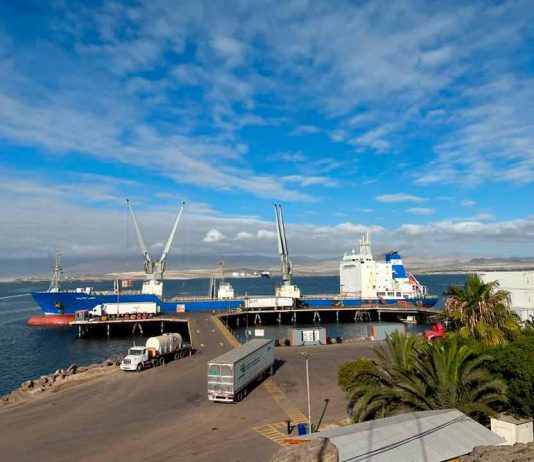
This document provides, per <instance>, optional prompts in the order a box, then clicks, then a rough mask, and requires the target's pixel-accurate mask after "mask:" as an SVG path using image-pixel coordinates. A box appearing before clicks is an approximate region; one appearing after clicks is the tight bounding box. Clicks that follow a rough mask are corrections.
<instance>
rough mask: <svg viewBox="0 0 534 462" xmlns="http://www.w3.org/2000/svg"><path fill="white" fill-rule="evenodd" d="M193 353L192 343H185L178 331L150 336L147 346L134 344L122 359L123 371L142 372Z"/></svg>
mask: <svg viewBox="0 0 534 462" xmlns="http://www.w3.org/2000/svg"><path fill="white" fill-rule="evenodd" d="M190 354H191V345H190V344H188V343H183V340H182V336H181V335H180V334H178V333H176V332H173V333H170V334H163V335H159V336H157V337H150V338H149V339H148V340H147V341H146V344H145V346H133V347H132V348H130V349H129V350H128V354H127V355H126V356H125V358H124V359H123V360H122V362H121V365H120V368H121V369H122V370H123V371H137V372H141V371H142V370H143V369H147V368H149V367H157V366H162V365H163V364H165V361H166V360H167V359H170V358H174V359H180V358H183V357H184V356H187V355H190Z"/></svg>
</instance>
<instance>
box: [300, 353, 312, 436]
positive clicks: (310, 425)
mask: <svg viewBox="0 0 534 462" xmlns="http://www.w3.org/2000/svg"><path fill="white" fill-rule="evenodd" d="M300 354H301V355H302V356H304V358H305V359H306V389H307V392H308V433H309V434H311V433H312V418H311V401H310V369H309V367H308V360H309V355H308V353H304V352H301V353H300Z"/></svg>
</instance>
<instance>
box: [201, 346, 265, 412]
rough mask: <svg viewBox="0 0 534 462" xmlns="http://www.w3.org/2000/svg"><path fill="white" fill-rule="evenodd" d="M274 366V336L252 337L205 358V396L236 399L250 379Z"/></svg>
mask: <svg viewBox="0 0 534 462" xmlns="http://www.w3.org/2000/svg"><path fill="white" fill-rule="evenodd" d="M273 370H274V340H272V339H254V340H250V341H249V342H247V343H244V344H243V345H241V346H239V347H237V348H234V349H233V350H231V351H228V352H227V353H224V354H223V355H221V356H219V357H217V358H215V359H212V360H211V361H208V399H209V400H210V401H220V402H232V401H240V400H241V399H243V398H244V397H245V396H246V395H247V387H248V385H249V384H251V383H252V382H253V381H254V380H263V379H264V378H265V377H266V376H267V375H269V373H270V374H271V375H272V373H273Z"/></svg>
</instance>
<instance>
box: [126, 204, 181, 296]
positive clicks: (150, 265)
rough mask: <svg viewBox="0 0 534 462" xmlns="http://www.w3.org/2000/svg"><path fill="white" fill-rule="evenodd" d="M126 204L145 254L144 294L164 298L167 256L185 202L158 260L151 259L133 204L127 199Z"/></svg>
mask: <svg viewBox="0 0 534 462" xmlns="http://www.w3.org/2000/svg"><path fill="white" fill-rule="evenodd" d="M126 203H127V204H128V210H129V212H130V215H131V217H132V222H133V225H134V228H135V234H136V235H137V240H138V241H139V247H140V248H141V252H142V253H143V258H144V266H145V274H146V277H147V280H146V281H145V282H144V283H143V289H142V292H143V293H149V294H154V295H159V296H162V295H163V282H162V279H163V273H164V272H165V261H166V259H167V255H168V254H169V251H170V250H171V246H172V243H173V241H174V236H175V235H176V230H177V229H178V224H179V223H180V218H181V216H182V212H183V210H184V207H185V202H182V205H181V207H180V210H179V212H178V215H177V216H176V220H175V221H174V225H173V227H172V230H171V233H170V234H169V238H168V239H167V243H166V244H165V247H164V248H163V252H162V254H161V257H160V258H159V259H158V260H153V259H152V258H151V257H150V254H149V253H148V249H147V247H146V244H145V240H144V238H143V233H142V232H141V228H140V227H139V224H138V223H137V219H136V217H135V214H134V211H133V208H132V204H131V202H130V200H129V199H126Z"/></svg>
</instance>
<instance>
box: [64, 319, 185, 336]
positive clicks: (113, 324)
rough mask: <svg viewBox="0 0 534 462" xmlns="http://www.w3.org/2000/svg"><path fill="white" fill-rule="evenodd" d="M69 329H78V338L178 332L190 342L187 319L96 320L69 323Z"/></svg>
mask: <svg viewBox="0 0 534 462" xmlns="http://www.w3.org/2000/svg"><path fill="white" fill-rule="evenodd" d="M69 324H70V326H71V327H75V328H77V329H78V337H80V338H82V337H108V338H110V337H121V336H135V335H149V336H152V335H160V334H164V333H167V332H178V333H179V334H181V335H182V337H184V339H187V340H190V339H191V333H190V329H189V319H188V318H185V317H178V316H157V317H154V318H147V319H107V320H105V321H101V320H97V319H86V320H75V321H71V322H70V323H69Z"/></svg>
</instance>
